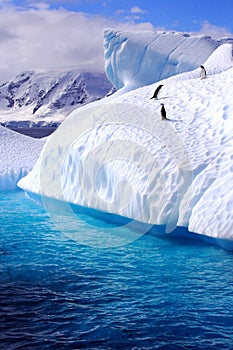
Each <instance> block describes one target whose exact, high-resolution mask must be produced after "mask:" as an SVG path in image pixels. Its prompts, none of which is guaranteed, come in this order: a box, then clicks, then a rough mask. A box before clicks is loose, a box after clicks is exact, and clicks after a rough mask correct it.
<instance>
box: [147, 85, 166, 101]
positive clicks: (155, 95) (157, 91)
mask: <svg viewBox="0 0 233 350" xmlns="http://www.w3.org/2000/svg"><path fill="white" fill-rule="evenodd" d="M162 87H163V85H159V86H158V87H157V88H156V89H155V92H154V95H153V96H152V97H151V98H150V99H152V98H155V99H156V100H157V98H158V93H159V91H160V89H161V88H162Z"/></svg>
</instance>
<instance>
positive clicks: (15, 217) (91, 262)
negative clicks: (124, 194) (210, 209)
mask: <svg viewBox="0 0 233 350" xmlns="http://www.w3.org/2000/svg"><path fill="white" fill-rule="evenodd" d="M0 213H1V216H0V220H1V222H0V262H1V264H0V349H4V350H5V349H6V350H13V349H23V350H29V349H33V350H37V349H38V350H43V349H58V350H60V349H67V350H68V349H69V350H70V349H90V350H92V349H93V350H94V349H95V350H96V349H100V350H105V349H171V350H173V349H202V350H203V349H208V350H209V349H233V253H232V252H229V251H226V250H224V249H222V248H220V247H218V246H215V245H211V244H208V243H205V242H201V241H195V240H191V239H185V238H181V237H180V238H173V237H166V236H163V237H161V236H156V235H152V234H148V233H147V234H145V235H143V236H142V237H141V238H139V239H137V240H135V241H133V242H130V243H128V244H126V245H124V246H121V247H116V248H107V249H100V248H95V247H90V246H86V245H82V244H80V243H78V242H77V241H76V240H72V239H70V238H69V237H67V235H64V234H63V233H62V232H61V231H60V230H58V229H57V227H56V226H54V224H53V222H52V221H51V219H50V217H49V216H48V214H47V212H46V210H45V209H44V207H43V206H42V205H39V204H37V203H34V202H33V201H32V200H30V199H29V198H27V197H26V196H25V194H24V193H23V192H21V191H15V192H3V193H1V194H0ZM89 219H90V218H89ZM95 220H96V221H98V223H97V225H96V226H95V225H94V224H95ZM87 221H88V220H87ZM91 221H92V224H93V227H95V230H96V234H101V230H102V228H101V224H100V221H99V220H97V219H95V218H91ZM81 223H82V224H81ZM80 225H81V226H80V230H82V232H84V231H85V218H82V220H81V221H80ZM89 227H90V225H89V223H88V222H87V224H86V230H88V229H89ZM77 229H79V228H77Z"/></svg>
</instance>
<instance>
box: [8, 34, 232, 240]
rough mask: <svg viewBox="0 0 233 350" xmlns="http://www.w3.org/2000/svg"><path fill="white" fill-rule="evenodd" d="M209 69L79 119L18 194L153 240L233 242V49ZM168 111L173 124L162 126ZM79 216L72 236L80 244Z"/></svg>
mask: <svg viewBox="0 0 233 350" xmlns="http://www.w3.org/2000/svg"><path fill="white" fill-rule="evenodd" d="M227 42H229V39H227ZM164 45H166V43H164ZM122 52H123V51H122ZM133 54H135V55H136V53H135V51H134V46H132V52H131V55H133ZM194 54H196V53H195V52H194ZM135 60H136V59H135ZM149 62H150V60H149V61H148V63H149ZM203 64H204V67H205V68H206V71H207V78H206V79H203V80H201V79H200V68H199V67H198V68H196V69H194V70H191V71H188V72H183V73H180V74H176V75H173V76H170V77H169V78H166V79H162V80H159V81H158V82H156V83H153V84H151V85H147V86H143V87H141V88H138V89H135V90H133V91H129V92H127V93H123V92H121V94H118V93H116V94H113V95H111V96H110V97H108V98H104V99H102V100H100V101H95V102H93V103H90V104H88V105H85V106H83V107H82V108H78V109H76V110H74V111H73V112H72V113H71V114H70V115H69V116H68V118H66V119H65V121H64V122H63V123H62V124H61V125H60V127H59V128H58V129H57V130H56V131H55V132H54V133H53V134H52V135H51V136H49V137H48V138H47V140H46V143H45V145H44V147H43V150H42V152H41V153H40V157H39V159H38V161H37V162H36V164H35V166H34V168H33V169H32V171H31V172H30V173H29V174H28V175H27V176H25V177H24V178H22V179H21V180H20V181H19V182H18V186H19V187H20V188H21V189H23V190H25V191H26V192H30V193H35V194H42V195H43V196H44V198H55V199H59V200H60V201H61V202H60V203H64V207H65V209H66V210H69V205H67V203H73V204H79V205H82V206H86V207H90V208H95V209H99V210H101V211H104V212H110V213H115V214H119V215H121V216H123V217H127V218H131V219H133V221H134V222H138V221H139V222H143V223H145V224H147V225H146V230H149V229H150V228H151V227H152V226H153V225H165V226H166V231H167V232H170V233H172V232H173V230H174V229H175V228H176V227H177V226H182V227H187V228H188V230H189V231H191V232H195V233H198V234H202V235H205V236H208V237H211V238H214V239H217V240H219V239H221V242H223V241H224V240H227V241H230V242H233V176H232V173H233V165H232V164H233V162H232V154H233V123H232V118H233V99H232V84H233V60H232V44H229V43H226V44H222V45H220V46H219V45H218V47H217V48H216V49H215V50H214V51H213V52H212V53H211V54H210V56H209V57H208V58H207V60H206V61H205V62H203ZM118 66H119V65H118ZM148 66H149V64H148V65H147V64H145V65H144V70H145V71H146V69H147V68H146V67H148ZM163 67H164V61H163V60H162V61H160V63H159V62H158V66H157V69H158V70H159V71H162V70H163ZM160 84H161V85H163V87H162V89H161V91H160V94H159V96H158V99H157V100H155V99H151V97H152V95H153V92H154V90H155V89H156V88H157V87H158V85H160ZM129 85H130V83H129ZM132 85H133V84H132ZM132 85H131V86H132ZM160 103H163V104H164V106H165V109H166V111H167V117H168V119H169V120H162V119H161V114H160V109H161V105H160ZM10 154H11V150H10V149H9V157H10ZM19 158H20V155H19ZM22 163H23V161H22ZM13 170H14V169H12V172H13ZM10 176H11V172H9V176H8V178H10ZM5 179H6V177H5ZM4 181H6V180H4ZM44 203H45V205H47V204H46V201H45V202H44ZM61 208H63V207H61ZM46 209H47V210H50V207H49V206H46ZM72 215H73V212H72V213H71V215H70V217H69V221H68V223H67V225H68V226H64V228H65V229H67V230H71V231H72V234H74V230H75V222H74V216H72ZM69 225H70V226H69ZM133 226H134V223H133ZM144 228H145V226H143V230H144Z"/></svg>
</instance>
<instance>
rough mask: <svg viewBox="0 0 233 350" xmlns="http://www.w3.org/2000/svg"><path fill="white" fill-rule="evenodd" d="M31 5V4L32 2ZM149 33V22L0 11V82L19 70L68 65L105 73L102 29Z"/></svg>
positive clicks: (61, 11) (56, 12) (64, 13)
mask: <svg viewBox="0 0 233 350" xmlns="http://www.w3.org/2000/svg"><path fill="white" fill-rule="evenodd" d="M31 5H32V3H31ZM106 28H121V29H125V30H151V29H152V28H153V26H152V25H151V24H149V23H141V24H137V25H136V24H134V23H132V24H129V23H124V24H119V23H116V22H114V21H111V20H108V19H106V18H104V17H102V16H91V15H87V14H84V13H76V12H70V11H67V10H64V9H59V10H55V9H53V10H52V9H48V8H47V6H44V5H43V3H42V5H40V6H37V8H29V9H27V10H25V9H24V10H23V9H21V10H17V9H16V8H13V7H12V8H5V9H2V10H0V47H1V50H0V82H3V81H6V80H7V79H9V78H11V77H13V76H14V75H15V74H18V73H20V72H21V71H22V70H28V69H37V68H42V69H53V68H58V67H64V66H66V67H67V66H70V67H71V68H72V67H73V68H74V67H76V68H79V69H80V70H83V71H104V49H103V30H104V29H106Z"/></svg>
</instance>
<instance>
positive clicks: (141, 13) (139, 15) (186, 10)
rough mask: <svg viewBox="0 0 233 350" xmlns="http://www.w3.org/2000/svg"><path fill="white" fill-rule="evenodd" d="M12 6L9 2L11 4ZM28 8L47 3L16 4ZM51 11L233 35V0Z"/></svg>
mask: <svg viewBox="0 0 233 350" xmlns="http://www.w3.org/2000/svg"><path fill="white" fill-rule="evenodd" d="M8 2H9V0H8ZM12 3H15V4H16V5H19V6H25V7H28V6H30V5H33V4H36V3H38V4H39V3H40V4H43V1H26V0H25V1H22V0H21V1H12ZM45 3H47V4H49V6H50V8H57V9H58V8H60V7H63V8H64V9H67V10H69V11H75V12H79V11H82V12H85V13H89V14H99V15H101V16H104V17H106V18H112V19H114V20H118V21H130V20H131V21H135V22H137V23H138V22H150V23H152V24H153V26H155V27H164V28H168V29H171V30H172V29H174V30H178V31H198V30H200V29H201V27H202V25H203V23H205V22H208V23H209V24H210V25H213V26H217V27H224V28H226V30H228V31H231V32H233V18H232V15H233V0H193V1H190V0H128V1H126V0H67V1H59V0H58V1H55V0H52V1H51V0H50V1H45V2H44V4H45Z"/></svg>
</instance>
